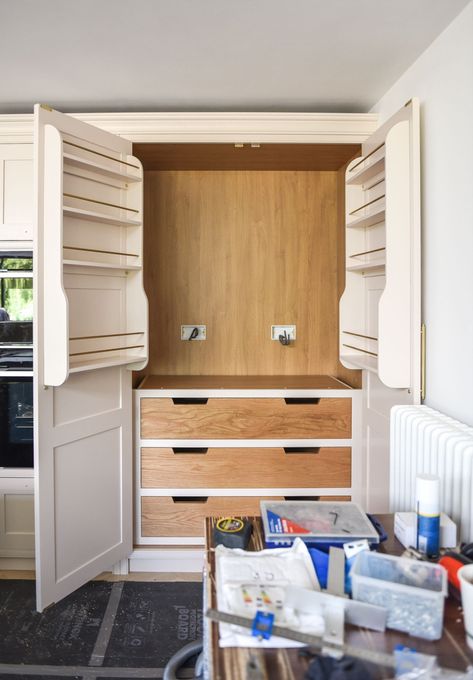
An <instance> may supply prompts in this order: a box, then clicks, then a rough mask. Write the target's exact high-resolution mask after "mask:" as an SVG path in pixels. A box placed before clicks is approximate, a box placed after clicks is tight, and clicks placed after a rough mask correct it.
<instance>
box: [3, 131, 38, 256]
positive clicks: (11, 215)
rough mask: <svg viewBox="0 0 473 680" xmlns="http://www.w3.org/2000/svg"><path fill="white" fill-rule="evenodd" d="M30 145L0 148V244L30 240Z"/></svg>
mask: <svg viewBox="0 0 473 680" xmlns="http://www.w3.org/2000/svg"><path fill="white" fill-rule="evenodd" d="M33 212H34V211H33V145H32V144H0V242H1V241H25V240H26V241H28V240H31V239H32V238H33Z"/></svg>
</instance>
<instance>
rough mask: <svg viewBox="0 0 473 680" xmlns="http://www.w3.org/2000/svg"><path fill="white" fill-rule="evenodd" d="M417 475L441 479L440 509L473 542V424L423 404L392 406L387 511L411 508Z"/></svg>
mask: <svg viewBox="0 0 473 680" xmlns="http://www.w3.org/2000/svg"><path fill="white" fill-rule="evenodd" d="M418 473H428V474H434V475H438V476H439V477H440V486H441V508H442V511H443V512H445V513H447V515H449V516H450V517H451V518H452V519H453V520H454V521H455V522H456V523H457V525H458V527H459V535H460V539H461V540H462V541H468V542H470V541H473V427H468V426H467V425H464V424H463V423H460V422H459V421H458V420H454V419H453V418H449V417H448V416H445V415H444V414H443V413H440V412H439V411H435V410H434V409H431V408H428V407H427V406H394V408H392V409H391V446H390V490H389V501H390V503H389V504H390V510H391V512H396V511H397V510H400V511H408V510H415V478H416V475H417V474H418Z"/></svg>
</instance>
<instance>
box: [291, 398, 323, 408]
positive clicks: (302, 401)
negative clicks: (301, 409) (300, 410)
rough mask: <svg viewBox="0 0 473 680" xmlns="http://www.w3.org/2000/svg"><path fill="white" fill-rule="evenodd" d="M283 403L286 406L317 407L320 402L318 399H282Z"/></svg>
mask: <svg viewBox="0 0 473 680" xmlns="http://www.w3.org/2000/svg"><path fill="white" fill-rule="evenodd" d="M284 401H285V402H286V404H287V405H288V406H290V405H291V404H314V405H317V404H318V403H319V401H320V398H319V397H284Z"/></svg>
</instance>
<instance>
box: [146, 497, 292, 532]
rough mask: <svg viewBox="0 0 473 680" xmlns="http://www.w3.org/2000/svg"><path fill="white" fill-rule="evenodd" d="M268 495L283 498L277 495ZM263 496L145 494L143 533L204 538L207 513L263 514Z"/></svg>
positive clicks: (215, 515)
mask: <svg viewBox="0 0 473 680" xmlns="http://www.w3.org/2000/svg"><path fill="white" fill-rule="evenodd" d="M265 498H266V500H282V499H281V498H280V497H274V496H273V497H265ZM202 500H204V501H205V502H202ZM260 500H262V499H261V498H260V497H255V496H226V497H218V496H210V497H209V498H207V499H195V500H182V499H179V498H175V499H174V500H173V498H171V497H169V496H159V497H158V496H145V497H143V498H142V499H141V535H142V536H143V537H152V536H156V537H166V536H176V537H179V536H195V537H196V538H197V537H199V538H200V537H202V536H203V535H204V521H205V517H224V516H235V515H236V516H237V517H238V516H244V515H259V514H260V510H259V502H260Z"/></svg>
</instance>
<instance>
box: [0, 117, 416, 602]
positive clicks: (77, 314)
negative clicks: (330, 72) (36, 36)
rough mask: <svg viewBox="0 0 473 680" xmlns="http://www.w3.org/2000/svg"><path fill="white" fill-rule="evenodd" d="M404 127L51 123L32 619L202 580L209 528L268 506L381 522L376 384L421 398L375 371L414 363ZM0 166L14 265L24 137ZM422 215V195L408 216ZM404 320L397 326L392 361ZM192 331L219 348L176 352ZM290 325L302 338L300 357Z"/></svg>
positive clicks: (19, 125) (256, 120) (41, 254)
mask: <svg viewBox="0 0 473 680" xmlns="http://www.w3.org/2000/svg"><path fill="white" fill-rule="evenodd" d="M81 119H82V120H81ZM87 122H89V123H92V125H87ZM395 122H396V123H399V126H397V125H396V126H393V127H392V129H391V128H390V127H388V128H383V129H380V133H379V139H378V138H377V137H373V138H372V139H370V135H371V134H373V133H374V132H375V129H376V116H375V115H373V114H335V115H327V114H124V115H121V114H116V115H113V114H112V115H108V114H107V115H105V114H97V115H93V114H83V115H79V116H64V115H62V114H59V113H57V112H55V111H52V110H50V109H48V107H37V109H36V121H35V139H34V144H35V145H36V148H35V154H34V157H35V158H36V162H35V175H36V179H35V183H36V195H37V204H36V203H35V204H34V206H33V208H32V211H33V219H32V223H33V224H35V225H36V226H35V228H34V230H33V231H34V257H35V280H34V285H35V299H36V309H35V362H36V363H35V427H36V462H35V466H36V469H35V508H36V510H35V512H36V518H35V521H36V561H37V574H38V607H39V608H40V609H41V608H43V607H45V606H46V605H47V604H48V603H50V602H52V601H57V600H58V599H60V598H61V597H63V596H64V595H66V594H67V593H69V592H71V591H72V590H74V589H75V588H77V587H78V586H80V585H81V584H82V583H84V582H85V581H86V580H88V579H89V578H91V577H92V576H94V575H95V574H96V573H98V572H100V571H102V570H104V569H108V568H111V566H112V565H113V564H114V563H120V564H121V565H122V567H123V568H124V565H125V562H122V561H123V560H125V559H126V558H128V557H131V559H130V564H131V566H132V568H136V569H140V568H144V569H149V568H156V569H161V570H168V571H169V570H186V569H190V568H192V569H198V568H199V565H200V561H199V560H200V559H201V552H199V551H201V545H202V538H203V517H204V516H205V515H208V514H218V515H220V514H234V513H237V514H245V513H248V514H253V513H254V512H257V510H258V506H259V499H260V498H284V497H286V498H288V497H289V498H293V497H294V498H303V497H310V498H314V497H317V498H353V499H355V500H359V501H360V502H361V503H363V504H364V505H366V506H368V505H369V499H370V489H371V487H372V486H373V484H375V485H376V482H373V474H372V471H370V475H368V470H367V467H368V464H369V454H367V451H369V446H365V445H363V438H364V434H363V433H364V431H366V427H367V425H366V423H367V420H366V413H368V412H369V409H368V408H367V405H366V399H365V394H366V390H367V386H368V387H369V377H370V376H374V377H376V378H377V374H378V372H379V376H380V378H381V379H382V380H383V376H388V374H389V376H392V375H393V374H394V375H395V376H396V378H395V380H397V379H398V377H397V376H399V381H401V382H402V387H401V388H400V389H402V390H403V398H405V392H406V391H407V390H408V389H411V390H415V384H414V382H415V380H417V377H415V380H414V382H413V381H412V380H410V383H409V386H408V385H407V383H406V381H405V379H404V367H403V368H402V370H401V369H400V368H399V366H398V365H397V364H396V362H394V364H393V366H394V368H393V369H392V368H391V367H389V368H383V361H384V358H383V357H385V356H386V357H387V356H391V357H394V358H395V354H396V353H395V349H394V347H395V343H396V342H399V343H401V344H400V345H399V346H403V347H404V346H405V347H407V345H408V344H409V347H410V350H411V349H412V345H413V344H415V343H413V337H414V334H413V333H412V332H411V334H410V335H409V338H408V339H406V336H405V334H404V331H403V329H402V328H404V326H405V323H404V320H405V310H404V309H403V308H402V304H400V302H399V299H397V293H396V291H397V292H398V293H399V294H400V295H401V298H402V300H404V299H405V294H404V293H405V290H406V289H405V279H403V280H402V281H400V280H399V281H400V282H399V286H400V287H398V282H396V279H395V278H392V276H391V273H392V272H393V271H394V270H395V269H396V268H397V269H398V270H400V269H402V267H403V266H404V264H405V262H406V252H405V249H403V247H399V244H398V241H397V240H396V239H397V236H398V235H400V234H401V233H402V230H403V229H405V223H404V222H403V220H404V213H402V214H401V213H399V212H398V211H399V210H400V209H401V208H402V211H405V210H406V207H405V205H404V203H403V201H404V200H405V199H406V187H405V185H403V180H402V173H400V168H405V167H407V166H406V163H408V165H409V173H410V175H409V178H410V179H409V181H410V180H411V179H412V176H413V173H414V175H415V172H416V169H415V168H413V164H412V154H411V153H410V152H409V154H410V155H409V161H408V162H407V161H406V157H405V154H406V140H405V137H406V132H405V126H404V128H403V126H402V124H401V123H402V116H401V118H399V120H397V121H395ZM403 130H404V132H403ZM412 131H413V127H412V124H411V123H410V122H409V132H408V136H409V140H410V142H409V143H411V142H412ZM113 133H115V134H113ZM132 142H133V143H134V145H133V146H132ZM361 144H366V146H364V147H363V149H362V150H361V149H360V145H361ZM376 147H379V148H376ZM0 151H1V153H2V154H3V155H2V159H3V165H2V168H3V177H4V181H3V185H2V186H3V189H2V191H3V194H2V203H1V205H2V213H1V217H2V222H1V224H0V240H1V241H2V243H1V247H2V248H6V247H11V246H12V244H15V245H16V246H17V247H18V245H19V244H21V243H27V244H29V245H30V246H31V240H30V239H31V223H30V222H29V220H30V217H29V214H30V213H29V212H28V211H29V210H31V206H32V205H33V203H32V202H31V197H32V195H33V192H32V185H31V177H32V174H31V173H32V168H33V163H32V159H33V153H32V151H33V139H32V121H31V120H30V119H26V117H20V118H19V119H18V120H14V121H12V120H11V117H8V120H5V121H4V122H2V121H1V120H0ZM360 153H363V154H364V156H363V160H361V158H360ZM360 161H361V162H360ZM347 166H348V169H347ZM345 171H346V177H345ZM345 180H346V182H347V186H346V191H347V194H346V199H345ZM20 185H21V189H20ZM25 187H26V188H25ZM20 195H21V200H20V199H19V196H20ZM24 196H28V199H27V200H23V197H24ZM412 196H413V194H412V182H411V184H410V188H409V197H408V199H407V200H408V202H410V203H409V205H410V207H409V210H410V211H411V214H412ZM401 203H402V206H401ZM393 205H394V206H395V207H394V208H393ZM346 212H348V213H352V214H348V224H347V225H346V224H345V217H346V215H345V213H346ZM384 219H385V226H380V224H381V220H384ZM378 220H379V222H378ZM393 220H394V222H396V223H398V224H399V225H400V226H396V227H395V228H394V229H393V228H391V226H390V224H394V222H393ZM411 224H412V222H411ZM2 228H3V231H2ZM411 234H412V232H411ZM391 239H392V243H391ZM345 240H346V244H347V245H346V248H345ZM411 245H413V247H416V242H415V238H413V240H412V244H411ZM409 247H410V246H409ZM366 251H370V252H366ZM412 252H413V251H411V254H410V257H412ZM360 253H361V254H360ZM403 263H404V264H403ZM371 274H374V276H371ZM345 277H346V286H345ZM344 288H345V293H344V295H343V299H342V303H341V310H342V311H341V313H340V314H341V316H340V322H339V311H338V310H339V299H340V296H341V295H342V292H343V290H344ZM145 291H146V293H145ZM146 294H147V296H148V298H149V322H148V303H147V299H146ZM416 295H418V290H417V292H414V293H413V294H412V295H411V306H410V309H411V311H410V319H411V329H412V328H414V323H415V322H416V318H417V317H416V314H415V311H412V310H415V305H416V304H418V301H417V299H416ZM388 298H390V299H391V301H390V302H389V305H390V306H389V305H387V304H386V305H384V302H383V299H384V301H385V302H386V303H387V302H388ZM369 300H376V304H374V305H372V304H371V303H369ZM393 301H394V302H393ZM383 305H384V306H383ZM390 309H392V310H396V311H395V312H394V314H398V313H399V314H400V316H402V319H403V321H402V324H404V325H403V327H402V328H401V327H399V329H398V332H397V335H396V334H394V335H393V336H392V338H390V340H385V339H384V338H385V336H384V335H383V331H382V330H381V331H380V326H381V325H383V323H384V322H383V319H386V318H388V320H389V321H388V324H389V323H391V321H390V319H391V311H389V310H390ZM194 324H205V325H206V326H207V337H206V340H205V341H203V342H202V341H192V342H189V341H183V340H181V336H182V335H181V326H182V325H190V326H192V327H193V325H194ZM279 324H294V325H296V327H297V336H296V339H295V341H294V342H292V343H291V344H290V345H289V346H283V345H282V344H281V343H280V342H278V340H277V339H276V340H273V339H272V337H271V326H272V325H279ZM366 336H370V337H366ZM371 336H372V337H373V338H376V340H372V339H371ZM359 340H361V344H359V342H358V341H359ZM370 343H377V344H370ZM403 343H404V344H403ZM347 345H352V347H355V348H357V349H353V348H350V347H347ZM359 347H361V348H362V349H364V350H367V352H360V351H359V350H358V348H359ZM382 347H386V348H387V349H386V350H383V349H382ZM403 351H404V350H403ZM370 352H372V354H373V356H374V354H379V357H378V361H377V362H376V372H375V373H374V372H372V370H371V369H372V368H373V363H374V362H373V361H371V356H372V355H371V354H370ZM362 356H364V357H365V361H366V363H365V361H364V360H362V359H361V357H362ZM398 358H399V357H398ZM417 358H418V357H417V356H416V354H415V352H414V354H413V353H412V351H411V353H410V359H409V361H410V376H415V375H416V370H417V367H418V366H417V363H418V362H417ZM396 360H397V359H396ZM403 361H404V359H403ZM147 362H148V363H147ZM416 362H417V363H416ZM385 365H386V366H387V364H385ZM396 366H397V367H396ZM359 369H365V370H364V372H363V382H364V388H363V390H362V389H361V386H362V376H361V372H360V370H359ZM400 376H403V377H400ZM386 381H387V384H389V383H390V381H392V378H391V377H386ZM392 384H394V382H392ZM132 387H135V388H136V390H135V400H134V403H133V400H132ZM389 389H390V393H391V392H393V388H389ZM397 396H398V392H396V398H397ZM383 399H384V397H383ZM412 399H414V396H412ZM370 403H371V407H373V404H374V405H376V397H375V395H374V392H372V399H371V402H370ZM133 428H134V433H133ZM133 437H134V439H133ZM383 445H385V446H387V444H386V442H384V444H383ZM133 449H134V462H133ZM380 460H381V458H380ZM385 463H386V461H385V459H384V458H383V461H382V465H381V463H380V464H379V465H380V469H381V468H382V470H385V468H386V464H385ZM133 465H134V469H133ZM133 472H134V474H133ZM133 476H134V478H135V492H134V493H135V501H134V511H133V504H132V491H133ZM383 483H384V482H383ZM383 488H384V487H383ZM380 493H381V492H380ZM133 517H134V538H133V530H132V522H133ZM133 543H134V544H135V549H134V550H133ZM153 546H154V547H155V548H156V550H155V551H153ZM193 546H195V550H192V547H193ZM186 563H187V566H186ZM183 565H184V566H183Z"/></svg>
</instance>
